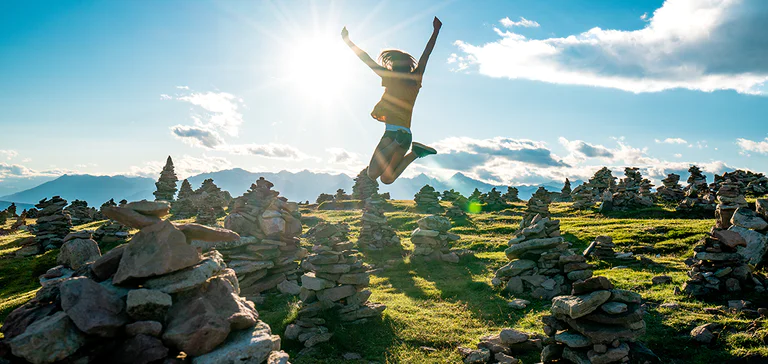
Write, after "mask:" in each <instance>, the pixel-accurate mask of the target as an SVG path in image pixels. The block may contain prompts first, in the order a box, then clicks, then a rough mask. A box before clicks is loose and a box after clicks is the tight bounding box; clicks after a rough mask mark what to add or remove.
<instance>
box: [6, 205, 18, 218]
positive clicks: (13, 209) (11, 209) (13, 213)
mask: <svg viewBox="0 0 768 364" xmlns="http://www.w3.org/2000/svg"><path fill="white" fill-rule="evenodd" d="M5 211H6V212H7V213H8V217H9V218H13V217H17V216H19V215H17V214H16V204H15V203H13V202H11V204H10V205H8V207H7V208H6V209H5Z"/></svg>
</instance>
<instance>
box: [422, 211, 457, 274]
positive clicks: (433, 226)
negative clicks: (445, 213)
mask: <svg viewBox="0 0 768 364" xmlns="http://www.w3.org/2000/svg"><path fill="white" fill-rule="evenodd" d="M417 224H418V225H419V227H417V228H416V230H413V232H412V233H411V243H413V246H414V249H413V255H416V256H424V257H425V258H426V259H428V260H440V261H445V262H451V263H458V262H459V256H458V255H457V254H456V253H454V252H451V247H452V246H453V242H455V241H457V240H459V238H460V237H459V236H458V235H456V234H451V233H449V232H448V230H450V229H451V221H450V220H448V219H447V218H445V217H442V216H436V215H430V216H425V217H422V218H421V219H419V221H418V222H417Z"/></svg>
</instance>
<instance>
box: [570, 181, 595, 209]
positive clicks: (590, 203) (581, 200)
mask: <svg viewBox="0 0 768 364" xmlns="http://www.w3.org/2000/svg"><path fill="white" fill-rule="evenodd" d="M571 195H572V200H573V205H572V207H573V208H574V209H576V210H587V209H591V208H592V207H594V206H595V195H594V194H593V193H592V189H591V188H590V187H589V185H587V184H586V183H583V184H581V185H579V186H576V188H574V189H573V192H572V193H571Z"/></svg>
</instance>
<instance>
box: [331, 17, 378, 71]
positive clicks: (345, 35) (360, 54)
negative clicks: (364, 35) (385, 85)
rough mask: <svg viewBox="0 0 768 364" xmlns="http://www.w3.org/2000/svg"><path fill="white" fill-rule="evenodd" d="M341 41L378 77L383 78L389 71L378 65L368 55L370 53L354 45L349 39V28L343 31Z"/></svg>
mask: <svg viewBox="0 0 768 364" xmlns="http://www.w3.org/2000/svg"><path fill="white" fill-rule="evenodd" d="M341 39H343V40H344V43H347V45H348V46H349V48H351V49H352V51H354V52H355V54H356V55H357V57H358V58H360V60H361V61H363V63H365V64H366V65H368V67H370V68H371V69H372V70H373V72H376V74H377V75H379V76H382V75H383V74H384V73H386V71H387V69H386V68H384V67H382V66H381V65H379V64H378V63H376V61H374V60H373V58H371V56H369V55H368V53H365V51H364V50H362V49H360V47H358V46H357V45H356V44H355V43H353V42H352V41H351V40H350V39H349V31H347V27H344V29H342V30H341Z"/></svg>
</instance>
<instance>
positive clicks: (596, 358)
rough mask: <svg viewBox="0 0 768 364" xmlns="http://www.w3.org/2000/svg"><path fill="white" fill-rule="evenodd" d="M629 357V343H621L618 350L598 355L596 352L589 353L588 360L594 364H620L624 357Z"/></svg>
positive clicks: (613, 349)
mask: <svg viewBox="0 0 768 364" xmlns="http://www.w3.org/2000/svg"><path fill="white" fill-rule="evenodd" d="M627 355H629V345H627V343H621V345H619V346H618V347H616V348H610V349H608V350H606V352H605V353H602V354H601V353H597V352H595V351H594V350H590V351H589V352H587V358H589V361H590V362H591V363H592V364H609V363H616V362H620V361H621V360H622V359H623V358H624V357H626V356H627Z"/></svg>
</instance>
